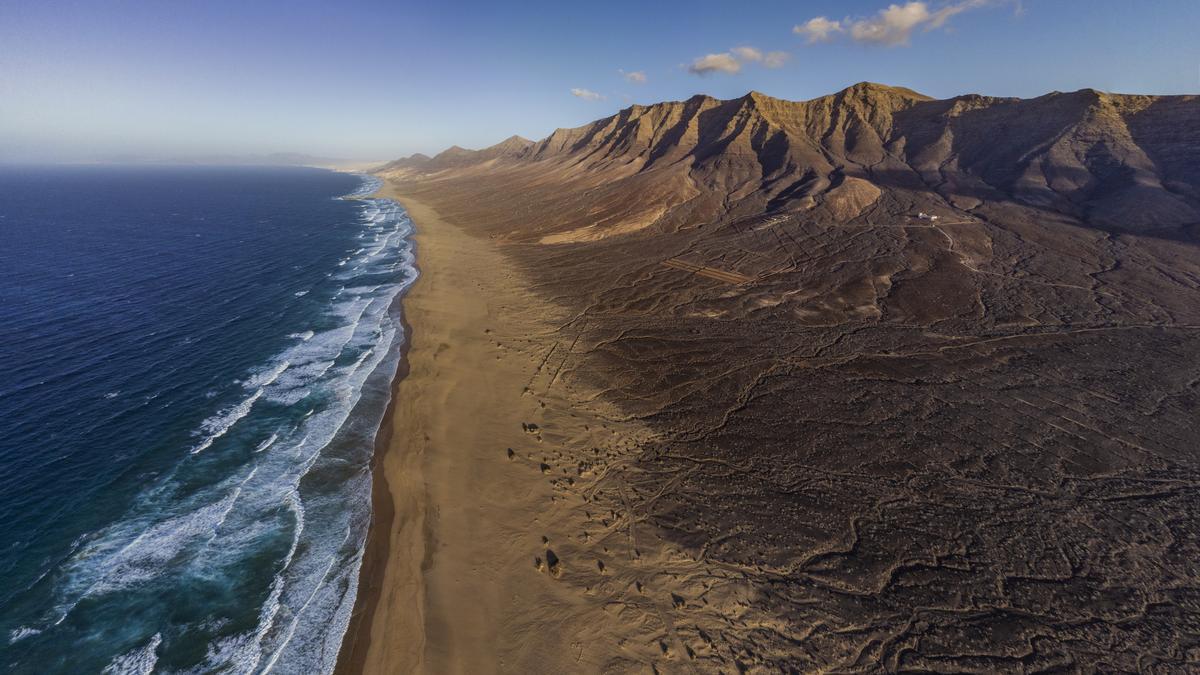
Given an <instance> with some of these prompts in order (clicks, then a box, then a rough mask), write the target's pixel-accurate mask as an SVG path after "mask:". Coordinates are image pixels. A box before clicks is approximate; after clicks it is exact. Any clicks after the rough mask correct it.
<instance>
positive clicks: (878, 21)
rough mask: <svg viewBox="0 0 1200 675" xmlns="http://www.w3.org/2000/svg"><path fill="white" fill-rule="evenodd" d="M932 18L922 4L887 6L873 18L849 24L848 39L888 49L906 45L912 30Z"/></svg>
mask: <svg viewBox="0 0 1200 675" xmlns="http://www.w3.org/2000/svg"><path fill="white" fill-rule="evenodd" d="M932 18H933V15H932V14H931V13H930V11H929V6H928V5H926V4H925V3H923V2H915V1H914V2H908V3H905V4H903V5H888V7H887V9H882V10H879V13H878V14H876V15H875V16H873V17H871V18H869V19H859V20H858V21H855V22H854V23H852V24H850V37H852V38H854V40H855V41H857V42H868V43H871V44H880V45H886V46H888V47H895V46H897V45H906V44H908V41H909V39H910V38H911V36H912V32H913V30H915V29H916V28H917V27H918V26H920V25H921V24H923V23H927V22H929V21H931V20H932ZM947 18H948V17H947Z"/></svg>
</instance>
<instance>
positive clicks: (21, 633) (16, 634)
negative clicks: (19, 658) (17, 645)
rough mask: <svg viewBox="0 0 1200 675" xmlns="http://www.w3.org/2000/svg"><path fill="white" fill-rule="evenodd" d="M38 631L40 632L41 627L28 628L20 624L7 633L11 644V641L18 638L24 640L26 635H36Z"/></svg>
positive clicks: (15, 640)
mask: <svg viewBox="0 0 1200 675" xmlns="http://www.w3.org/2000/svg"><path fill="white" fill-rule="evenodd" d="M40 632H42V629H40V628H30V627H28V626H21V627H20V628H17V629H16V630H14V631H13V632H11V633H9V634H8V641H9V643H10V644H11V643H13V642H17V641H19V640H24V639H25V638H27V637H33V636H34V635H37V634H38V633H40Z"/></svg>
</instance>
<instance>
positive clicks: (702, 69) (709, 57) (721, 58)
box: [688, 52, 742, 75]
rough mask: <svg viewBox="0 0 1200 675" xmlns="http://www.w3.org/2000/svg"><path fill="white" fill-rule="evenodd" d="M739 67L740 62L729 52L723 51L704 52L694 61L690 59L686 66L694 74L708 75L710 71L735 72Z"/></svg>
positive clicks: (740, 66) (740, 67)
mask: <svg viewBox="0 0 1200 675" xmlns="http://www.w3.org/2000/svg"><path fill="white" fill-rule="evenodd" d="M741 69H742V64H741V62H740V61H738V60H737V58H736V57H734V55H733V54H730V53H729V52H724V53H721V54H705V55H704V56H701V57H700V58H698V59H696V60H695V61H692V65H690V66H688V72H690V73H694V74H696V75H710V74H712V73H736V72H738V71H739V70H741Z"/></svg>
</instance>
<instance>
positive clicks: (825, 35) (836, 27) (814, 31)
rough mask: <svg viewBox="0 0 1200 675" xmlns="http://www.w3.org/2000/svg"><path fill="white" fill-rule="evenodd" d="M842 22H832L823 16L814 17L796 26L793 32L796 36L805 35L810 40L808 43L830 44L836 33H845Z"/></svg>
mask: <svg viewBox="0 0 1200 675" xmlns="http://www.w3.org/2000/svg"><path fill="white" fill-rule="evenodd" d="M845 30H846V29H845V28H842V22H841V21H836V20H834V21H831V20H829V19H827V18H825V17H823V16H818V17H814V18H812V19H809V20H808V21H806V22H804V23H802V24H800V25H798V26H794V27H793V28H792V32H793V33H795V34H796V35H803V36H805V37H806V38H808V42H809V43H810V44H811V43H813V42H829V41H830V40H832V39H833V36H834V35H835V34H836V33H841V32H844V31H845Z"/></svg>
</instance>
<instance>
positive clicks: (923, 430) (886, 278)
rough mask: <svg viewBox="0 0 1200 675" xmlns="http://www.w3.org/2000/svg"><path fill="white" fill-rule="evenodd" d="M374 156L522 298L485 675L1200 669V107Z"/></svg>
mask: <svg viewBox="0 0 1200 675" xmlns="http://www.w3.org/2000/svg"><path fill="white" fill-rule="evenodd" d="M377 173H379V174H380V175H382V176H384V177H386V178H387V179H388V181H389V189H390V190H391V191H392V193H393V194H395V195H397V196H398V198H400V199H401V201H404V200H409V201H410V202H411V203H412V204H417V205H419V206H420V207H421V208H422V209H428V210H429V211H430V212H431V213H434V212H435V213H436V216H437V218H440V219H441V221H445V223H447V224H450V226H453V227H454V228H455V231H456V232H461V233H465V234H466V235H469V236H470V237H471V238H472V239H473V240H474V241H475V242H476V243H475V244H472V246H479V247H487V248H488V250H489V251H491V252H492V253H489V254H488V255H492V254H494V255H495V257H494V259H493V258H486V260H489V261H491V262H488V266H487V268H486V269H482V268H481V269H479V271H478V274H477V275H476V276H475V278H478V279H479V280H480V288H478V289H472V290H471V292H472V293H479V294H483V295H486V294H487V293H489V292H490V291H489V286H490V285H491V282H490V281H489V280H490V279H492V278H493V277H494V276H495V275H496V274H497V272H496V267H497V266H507V267H505V268H504V269H505V270H506V271H505V275H506V276H505V279H507V280H508V282H506V283H509V282H511V285H513V286H514V287H519V288H520V293H523V294H525V295H526V296H527V297H526V298H525V299H523V300H522V301H521V303H520V304H517V303H516V302H515V301H513V302H509V301H505V302H502V303H499V304H497V305H496V307H497V308H499V310H500V311H501V313H502V312H503V311H507V310H509V309H511V311H513V312H515V313H517V314H519V315H515V316H513V317H510V318H509V319H506V320H503V321H502V322H501V323H502V325H500V327H499V328H496V327H489V326H482V325H480V326H478V328H479V331H481V333H480V335H479V336H478V338H479V340H480V341H481V343H486V345H487V347H488V348H490V349H494V350H495V351H496V354H497V357H496V360H497V363H501V362H503V363H505V364H507V365H504V366H503V367H504V368H508V369H510V370H511V376H509V375H506V376H505V377H509V379H511V380H512V381H514V382H515V383H516V384H519V386H515V387H513V389H514V391H513V392H511V396H512V397H513V398H514V399H517V398H520V399H521V400H522V401H523V403H521V404H520V405H522V406H525V407H524V408H520V407H512V406H509V407H507V408H506V407H505V406H503V405H499V406H497V408H496V409H497V410H510V409H511V410H513V411H514V412H513V415H517V414H518V413H517V412H516V411H517V410H520V411H523V412H520V413H519V414H520V416H519V417H513V418H512V419H511V421H510V422H508V421H502V422H499V423H497V424H498V426H497V428H504V429H507V432H505V433H507V435H495V436H492V437H490V438H494V439H495V445H496V447H490V446H489V445H487V443H488V442H490V441H489V438H475V439H474V440H473V441H472V442H476V443H482V444H483V445H481V446H480V447H478V448H477V451H478V453H479V454H480V456H481V457H494V458H495V466H494V467H492V465H482V464H481V465H473V466H479V467H481V468H479V469H478V472H479V476H478V480H479V481H480V484H485V483H486V481H487V480H489V473H490V474H491V475H492V476H493V477H494V478H495V480H497V481H501V480H503V481H512V483H511V485H518V486H519V485H523V484H524V485H528V486H531V487H528V488H524V489H523V491H522V497H521V498H522V499H526V500H527V501H528V500H529V499H533V502H530V503H534V502H536V503H540V504H552V507H550V506H547V507H546V508H547V509H548V510H546V511H545V512H543V513H541V518H540V521H539V522H537V523H530V522H528V520H527V517H528V516H529V513H530V509H535V510H536V509H537V508H538V507H536V506H529V505H528V504H526V505H525V506H521V507H520V508H518V507H517V506H512V507H511V508H512V510H511V511H506V510H505V509H506V508H508V507H505V506H504V505H503V504H499V502H496V504H499V505H497V506H495V508H490V509H489V510H488V512H487V513H488V514H489V515H488V518H490V519H492V520H494V524H495V527H494V528H490V530H491V531H492V532H500V533H502V534H503V536H504V537H507V538H508V539H509V540H511V541H513V542H514V543H513V544H512V547H511V555H509V554H508V552H509V551H510V549H505V550H503V551H499V552H498V557H497V561H496V563H495V566H493V565H486V564H483V563H481V562H480V561H479V560H473V561H472V564H482V565H483V567H484V568H485V569H487V570H490V571H488V572H486V574H487V575H491V577H497V578H499V577H503V578H504V579H506V580H508V581H506V582H505V583H510V584H511V588H509V589H508V590H509V591H510V595H511V599H508V600H503V601H501V600H496V603H498V604H497V605H496V606H497V607H507V608H508V609H506V610H503V611H502V610H500V609H497V610H496V613H497V616H502V615H504V612H506V611H508V612H510V619H511V616H524V617H526V618H528V619H529V622H528V623H524V624H522V623H521V622H520V621H516V620H505V621H501V622H500V623H499V624H498V625H497V626H493V627H492V628H490V629H489V630H493V631H498V632H500V633H504V631H510V632H511V633H513V635H499V636H498V637H497V636H495V635H493V636H492V638H490V639H493V641H494V642H496V643H497V644H502V645H506V646H504V647H503V648H502V649H500V651H503V652H504V653H505V654H504V660H503V661H500V660H492V661H490V662H491V663H493V664H494V665H496V668H497V669H498V670H502V671H509V672H538V671H540V670H542V669H548V668H549V666H550V664H554V665H555V667H557V668H561V667H566V666H564V664H566V663H568V662H567V661H565V660H564V659H565V657H564V654H566V653H568V652H570V653H574V650H575V649H576V648H578V654H577V655H576V657H577V658H578V659H579V660H578V661H577V663H578V664H579V668H580V670H581V671H583V672H594V671H609V672H649V671H650V670H651V669H654V670H656V671H657V672H692V671H694V672H728V673H734V672H779V671H784V672H793V671H799V672H810V671H822V672H825V671H828V672H872V671H893V672H899V671H921V672H930V671H933V672H1022V671H1026V672H1051V671H1055V672H1058V671H1061V672H1073V671H1084V672H1089V671H1103V672H1189V671H1190V672H1195V671H1196V670H1197V669H1200V567H1198V565H1197V561H1198V560H1200V429H1198V427H1197V421H1198V419H1197V413H1200V389H1198V387H1200V247H1198V246H1200V98H1197V97H1149V96H1127V95H1113V94H1106V93H1101V92H1096V91H1092V90H1084V91H1078V92H1074V93H1052V94H1048V95H1046V96H1043V97H1040V98H1036V99H1025V100H1021V99H1008V98H990V97H984V96H976V95H969V96H961V97H957V98H953V99H948V100H935V99H930V98H928V97H925V96H922V95H920V94H917V93H915V92H912V91H909V90H906V89H900V88H893V87H886V86H882V85H875V84H868V83H863V84H859V85H855V86H853V87H851V88H848V89H846V90H844V91H842V92H839V93H837V94H834V95H831V96H826V97H822V98H818V99H814V100H810V101H804V102H792V101H784V100H779V99H774V98H771V97H768V96H764V95H762V94H758V93H751V94H748V95H747V96H745V97H742V98H739V99H734V100H727V101H721V100H715V99H712V98H708V97H704V96H697V97H693V98H691V99H688V100H687V101H682V102H670V103H661V104H657V105H652V106H633V107H631V108H628V109H625V110H623V111H621V112H620V113H618V114H617V115H615V116H612V117H609V118H605V119H602V120H599V121H597V122H595V123H592V124H590V125H587V126H584V127H580V128H577V129H563V130H559V131H556V132H555V133H554V134H552V135H551V136H549V137H548V138H546V139H544V140H542V141H538V142H531V141H526V140H524V139H520V138H516V137H514V138H511V139H509V140H507V141H505V142H503V143H501V144H499V145H497V146H494V147H492V148H488V149H485V150H480V151H468V150H462V149H459V148H454V149H451V150H448V151H446V152H445V153H442V154H440V155H438V156H436V157H433V158H428V157H423V156H416V157H412V158H407V159H404V160H398V161H396V162H392V163H390V164H388V165H385V166H384V167H381V168H380V169H379V170H378V171H377ZM414 217H415V220H416V223H417V226H418V228H419V230H421V229H428V228H425V223H423V221H422V217H421V213H420V212H414ZM432 218H433V217H432V216H429V220H427V221H426V222H431V220H432ZM439 222H440V221H439ZM429 236H439V235H433V234H431V235H429ZM456 236H457V235H456ZM420 246H421V244H420V240H418V264H419V265H422V266H424V265H425V264H426V260H425V259H424V258H423V257H422V255H423V254H422V253H421V248H420ZM479 255H480V256H482V255H483V254H482V253H481V254H479ZM443 258H444V260H445V263H444V264H447V265H451V264H454V262H453V260H454V258H453V256H443ZM466 260H475V261H481V260H485V258H483V257H479V256H476V257H472V258H469V259H466ZM436 264H443V262H442V260H438V261H437V262H436ZM510 272H511V273H510ZM474 274H475V273H471V274H465V275H463V274H460V277H461V278H463V279H468V278H472V275H474ZM420 283H422V282H418V284H420ZM463 283H465V282H463ZM416 292H417V293H418V294H419V293H421V292H422V291H420V290H419V289H418V290H417V291H416ZM506 292H508V291H506ZM409 320H410V322H411V323H412V324H413V334H414V341H413V350H414V354H415V353H416V352H417V351H420V350H422V349H434V346H432V345H426V344H425V343H423V342H422V336H421V331H422V323H421V321H422V319H420V318H416V319H414V318H413V317H412V316H410V317H409ZM505 322H507V323H505ZM485 328H489V330H494V331H495V332H494V333H489V334H488V335H486V336H485V335H484V334H483V333H482V331H483V330H484V329H485ZM481 348H482V347H481ZM451 350H453V347H451ZM501 356H503V357H504V358H503V359H501ZM489 358H490V357H489ZM480 364H482V365H477V367H476V366H473V370H472V372H478V369H481V368H482V369H487V368H489V366H488V365H486V363H484V361H483V360H481V361H480ZM497 367H500V366H497ZM504 372H505V373H509V372H510V371H509V370H506V371H504ZM505 381H508V380H505ZM414 386H415V385H414ZM403 387H404V385H403V384H402V385H401V389H402V390H403ZM402 395H403V391H402V392H401V396H402ZM506 395H509V394H508V393H506V392H499V393H496V394H495V397H501V396H506ZM439 400H441V401H445V400H446V399H445V397H443V398H441V399H439ZM400 401H401V403H400V405H403V403H402V401H403V398H401V399H400ZM513 406H516V404H513ZM486 409H487V406H480V412H478V413H477V414H478V415H481V416H486V415H488V414H489V413H488V412H487V410H486ZM438 410H441V411H442V412H443V413H444V414H447V415H451V414H453V411H452V410H451V409H450V408H449V407H446V408H438ZM473 414H475V413H473ZM506 419H507V418H506ZM471 423H472V419H470V418H465V419H461V420H459V421H458V422H457V424H460V425H470V424H471ZM505 424H507V425H508V426H507V427H504V426H503V425H505ZM598 425H605V426H603V427H599V426H598ZM598 428H602V429H603V430H604V431H603V433H600V432H598V431H597V429H598ZM508 432H511V433H508ZM497 434H499V432H497ZM478 436H480V434H476V437H478ZM426 438H427V440H428V437H426ZM430 447H431V448H432V447H433V446H432V445H431V446H430ZM472 451H473V452H474V451H475V450H472ZM396 452H401V453H402V452H403V448H398V449H397V448H394V449H393V453H396ZM506 453H507V457H506V456H505V454H506ZM489 467H492V468H489ZM427 471H428V470H427ZM504 476H508V477H507V478H505V477H504ZM505 484H506V485H508V484H509V483H505ZM533 486H536V487H533ZM543 492H544V494H545V495H546V496H545V499H544V500H541V501H538V500H539V499H541V498H540V497H537V495H541V494H543ZM470 496H471V495H470V493H468V494H466V495H462V494H460V495H459V496H458V498H460V499H463V498H466V499H469V498H470ZM535 497H537V498H536V499H535ZM482 498H483V499H492V498H490V497H487V496H486V495H484V496H483V497H482ZM496 499H501V498H500V497H497V498H496ZM493 501H494V500H493ZM501 501H502V499H501ZM472 522H474V521H472ZM503 528H509V529H508V530H503ZM479 536H481V537H483V536H487V535H486V533H485V534H480V535H479ZM542 537H545V539H542ZM462 545H463V546H467V545H469V542H465V543H463V544H462ZM449 546H452V545H449ZM447 550H450V549H447ZM462 550H464V551H465V550H466V549H465V548H464V549H462ZM480 554H481V555H486V552H481V553H480ZM430 555H431V556H432V557H430V558H427V559H426V563H427V565H428V567H429V569H438V567H437V565H438V562H437V557H436V556H437V554H430ZM446 555H447V556H452V555H453V554H452V553H447V554H446ZM509 558H511V559H512V560H514V561H515V560H519V561H520V562H519V563H513V564H512V565H509V563H508V560H509ZM455 559H456V560H459V563H450V564H461V558H455ZM510 566H513V567H515V568H514V569H508V567H510ZM441 569H443V570H444V569H446V568H444V567H443V568H441ZM497 569H500V570H501V572H497V571H496V570H497ZM442 574H445V572H442ZM462 574H463V575H464V576H463V577H462V578H467V577H469V576H470V572H467V571H464V572H463V573H462ZM491 577H489V578H491ZM455 583H460V584H462V585H460V586H455V585H453V584H450V583H449V582H447V584H446V585H443V586H437V589H439V590H438V592H442V593H453V592H454V591H453V590H452V589H454V588H462V589H471V588H474V587H473V586H472V585H471V583H468V582H462V579H461V578H459V579H458V581H456V582H455ZM368 586H369V584H368ZM446 589H451V590H446ZM547 589H551V590H547ZM462 592H464V593H467V592H469V591H468V590H463V591H462ZM433 597H434V596H431V595H426V596H425V598H426V599H425V600H424V601H423V602H426V603H430V602H434V600H431V599H430V598H433ZM550 597H554V598H558V600H556V602H560V603H561V606H563V607H571V608H573V609H572V611H571V612H564V613H562V614H558V615H556V614H555V613H554V612H553V611H549V610H547V611H546V613H545V615H544V616H541V617H540V618H538V617H533V616H532V615H531V614H529V613H528V612H526V611H525V610H524V609H522V608H523V607H525V606H526V605H529V606H533V605H535V604H539V603H540V604H539V606H542V607H545V606H546V602H550V601H549V600H545V598H550ZM567 597H578V598H579V600H578V601H568V600H566V599H564V598H567ZM435 599H436V598H435ZM459 602H460V603H463V605H462V606H464V607H468V606H470V604H471V602H472V598H466V599H460V600H459ZM489 602H490V601H489ZM523 603H524V604H523ZM480 606H481V607H482V606H483V605H480ZM489 606H490V605H489ZM589 608H590V609H589ZM510 610H511V611H510ZM481 611H484V610H481ZM588 612H592V614H588ZM434 614H436V610H434ZM590 616H595V617H601V618H602V619H603V620H601V619H595V620H593V619H591V618H588V617H590ZM556 617H557V618H556ZM604 617H607V618H606V619H604ZM535 618H536V619H537V620H536V621H535V620H534V619H535ZM441 621H442V622H443V623H454V619H451V618H444V619H442V620H441ZM439 630H443V631H444V630H447V629H445V628H444V627H443V628H442V629H439ZM451 632H452V631H451ZM518 633H519V637H516V636H515V635H516V634H518ZM531 634H534V635H536V639H534V638H531V637H530V635H531ZM430 635H431V636H433V637H429V636H427V638H426V641H425V643H424V646H423V647H422V648H423V649H425V650H427V651H426V653H427V654H433V655H434V656H429V657H427V658H426V659H425V663H426V664H437V663H449V662H450V661H446V660H442V661H439V660H438V659H441V658H442V656H438V654H440V652H438V651H437V650H438V649H442V648H446V649H448V647H445V645H446V644H449V642H446V643H445V644H443V645H441V646H439V645H438V643H437V638H436V636H434V634H433V633H430ZM560 635H561V636H563V637H562V638H561V640H560V639H559V638H558V636H560ZM568 636H569V637H568ZM373 639H379V638H378V635H377V636H376V638H373ZM530 640H532V641H530ZM522 641H524V642H522ZM518 644H524V645H526V647H523V648H518V647H517V646H515V645H518ZM529 645H536V648H534V647H530V646H529ZM585 647H586V649H585ZM430 650H432V651H430ZM585 652H586V654H585ZM481 661H482V662H488V658H486V656H485V657H481ZM459 665H460V667H464V666H463V665H462V663H461V662H459ZM432 670H435V671H436V670H439V669H438V668H432Z"/></svg>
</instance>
